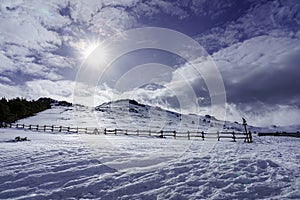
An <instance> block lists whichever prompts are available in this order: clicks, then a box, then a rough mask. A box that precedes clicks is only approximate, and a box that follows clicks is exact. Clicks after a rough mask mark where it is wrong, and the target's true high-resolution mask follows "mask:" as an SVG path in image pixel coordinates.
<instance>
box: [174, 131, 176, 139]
mask: <svg viewBox="0 0 300 200" xmlns="http://www.w3.org/2000/svg"><path fill="white" fill-rule="evenodd" d="M173 133H174V138H175V139H176V131H173Z"/></svg>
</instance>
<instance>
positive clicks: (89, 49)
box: [82, 43, 99, 58]
mask: <svg viewBox="0 0 300 200" xmlns="http://www.w3.org/2000/svg"><path fill="white" fill-rule="evenodd" d="M98 46H99V43H92V44H88V45H87V47H86V48H84V49H83V51H82V54H83V57H84V58H87V57H89V55H90V54H91V53H92V52H93V51H94V50H95V49H96V48H97V47H98Z"/></svg>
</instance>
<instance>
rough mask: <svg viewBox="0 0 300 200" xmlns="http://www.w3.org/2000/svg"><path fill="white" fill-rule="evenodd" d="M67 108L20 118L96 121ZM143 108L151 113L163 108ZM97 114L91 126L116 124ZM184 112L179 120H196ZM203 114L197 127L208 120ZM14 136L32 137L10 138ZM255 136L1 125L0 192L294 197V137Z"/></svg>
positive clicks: (297, 178)
mask: <svg viewBox="0 0 300 200" xmlns="http://www.w3.org/2000/svg"><path fill="white" fill-rule="evenodd" d="M73 109H74V108H73V107H70V108H66V107H55V108H53V109H50V110H46V111H44V112H42V113H39V114H38V115H36V116H33V117H31V118H27V119H23V120H20V121H19V123H24V124H40V125H44V124H47V125H52V124H54V125H63V126H81V127H86V126H87V127H95V124H94V121H93V120H92V119H95V114H93V112H94V111H92V112H87V110H86V108H81V109H82V110H81V111H80V112H77V111H78V109H77V111H76V112H74V110H73ZM134 109H135V110H137V111H138V112H135V111H134V112H130V115H131V117H132V116H135V117H136V119H137V118H140V119H139V120H141V121H143V120H144V118H143V116H142V115H145V113H143V112H144V111H143V110H138V109H140V108H138V107H135V108H134ZM149 109H150V110H152V111H151V112H150V113H151V114H152V115H155V116H156V117H155V119H157V118H158V117H159V116H162V115H163V114H162V113H159V112H158V111H155V110H154V109H153V108H149ZM158 110H159V109H158ZM141 113H142V114H141ZM119 114H120V112H119ZM96 115H97V116H98V118H97V117H96V118H97V119H96V120H98V121H99V119H100V123H98V124H97V126H103V127H105V126H112V127H113V125H116V124H114V123H111V122H113V121H116V119H115V118H108V119H107V120H104V119H105V118H104V116H105V117H109V116H108V111H97V113H96ZM106 115H107V116H106ZM166 115H167V116H168V115H169V116H168V117H167V118H166V117H164V118H160V120H163V119H166V120H167V123H164V124H168V125H169V126H170V127H173V128H174V127H175V128H176V127H177V126H178V124H177V123H176V120H177V118H178V116H177V115H176V114H172V113H167V114H166ZM101 116H102V117H101ZM189 117H191V118H188V117H186V119H188V120H187V121H188V122H189V123H188V122H180V123H181V126H182V127H187V126H190V125H191V126H192V125H195V123H191V122H192V121H194V120H196V119H194V118H193V117H195V116H189ZM127 119H128V118H127ZM150 119H151V117H150ZM203 119H204V118H201V119H200V120H199V122H200V127H202V128H205V124H208V125H206V126H210V123H207V122H203ZM117 120H119V119H117ZM120 120H125V119H122V117H120ZM168 120H169V121H168ZM179 121H180V120H179ZM179 121H178V122H179ZM117 123H118V125H122V126H125V125H126V122H125V121H124V122H123V123H122V121H121V122H120V121H117ZM127 124H128V123H127ZM138 124H139V125H140V126H143V124H144V122H138ZM152 124H153V123H152ZM182 124H183V125H182ZM129 125H130V124H129ZM226 126H228V127H230V126H232V129H237V128H239V126H241V125H238V124H236V123H226ZM144 127H146V128H149V127H148V125H146V124H145V125H144ZM151 128H153V127H151ZM157 128H159V127H157ZM17 136H20V137H27V138H28V139H30V141H24V142H12V140H13V139H14V138H15V137H17ZM253 137H254V138H253V140H254V142H253V143H244V142H243V141H242V140H239V141H237V142H231V139H228V140H226V139H221V141H220V142H217V141H216V139H211V140H208V139H206V140H205V141H202V140H199V139H197V140H187V139H173V138H171V137H170V138H156V137H139V136H123V135H118V136H114V135H110V136H105V135H103V134H100V135H89V134H63V133H44V132H31V131H25V130H16V129H0V159H1V163H0V180H1V181H0V199H300V168H299V166H300V152H299V146H300V139H298V138H288V137H257V135H255V134H254V135H253Z"/></svg>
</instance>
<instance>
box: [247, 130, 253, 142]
mask: <svg viewBox="0 0 300 200" xmlns="http://www.w3.org/2000/svg"><path fill="white" fill-rule="evenodd" d="M248 133H249V143H251V142H252V133H251V131H249V132H248Z"/></svg>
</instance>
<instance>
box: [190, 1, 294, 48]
mask: <svg viewBox="0 0 300 200" xmlns="http://www.w3.org/2000/svg"><path fill="white" fill-rule="evenodd" d="M245 2H246V1H245ZM247 4H248V6H247V7H246V10H245V12H243V13H241V14H240V16H239V17H238V18H234V19H233V20H232V21H227V22H226V23H224V24H223V25H221V26H216V27H214V28H212V29H210V30H208V31H206V32H203V33H201V34H199V35H198V36H196V37H195V39H196V40H197V41H199V43H200V44H201V45H203V46H204V48H205V49H206V50H207V51H208V52H209V53H213V52H217V51H218V50H220V49H221V48H225V47H228V46H231V45H233V44H236V43H238V42H242V41H244V40H247V39H250V38H253V37H257V36H261V35H269V36H273V37H278V38H280V37H288V38H298V39H299V29H300V14H299V12H298V11H299V9H300V4H299V2H298V1H297V0H287V1H282V2H281V1H280V2H279V1H249V2H248V3H247ZM242 8H243V7H242ZM247 8H248V10H247Z"/></svg>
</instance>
